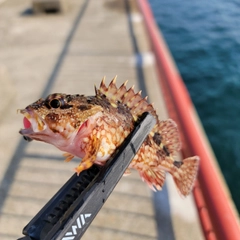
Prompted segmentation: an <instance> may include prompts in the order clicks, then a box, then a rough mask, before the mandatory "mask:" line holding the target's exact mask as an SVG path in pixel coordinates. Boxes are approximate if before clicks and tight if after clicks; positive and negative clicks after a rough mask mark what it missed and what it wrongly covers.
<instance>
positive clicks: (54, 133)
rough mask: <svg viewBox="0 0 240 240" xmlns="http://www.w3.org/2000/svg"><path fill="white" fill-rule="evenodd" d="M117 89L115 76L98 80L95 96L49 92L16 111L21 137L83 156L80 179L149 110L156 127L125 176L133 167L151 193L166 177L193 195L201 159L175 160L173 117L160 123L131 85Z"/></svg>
mask: <svg viewBox="0 0 240 240" xmlns="http://www.w3.org/2000/svg"><path fill="white" fill-rule="evenodd" d="M126 85H127V81H126V82H124V83H123V84H122V85H121V86H120V87H117V85H116V77H115V78H114V79H113V80H112V81H111V82H110V84H108V86H107V85H106V84H105V78H103V79H102V81H101V83H100V87H99V88H97V87H96V86H95V95H94V96H85V95H80V94H74V95H72V94H63V93H53V94H50V95H49V96H47V97H46V98H40V99H39V100H37V101H36V102H34V103H32V104H30V105H28V106H27V107H26V108H24V109H21V110H19V111H20V113H21V114H23V125H24V128H22V129H21V130H20V131H19V133H20V134H21V135H23V136H24V138H25V139H26V140H28V141H31V140H37V141H42V142H45V143H48V144H52V145H54V146H55V147H57V148H58V149H60V150H61V151H63V152H65V153H64V154H63V156H64V157H65V161H66V162H69V161H71V160H72V159H73V158H74V157H78V158H81V161H80V163H79V165H78V166H77V167H76V168H75V171H76V173H77V174H78V175H79V174H80V173H81V172H82V171H83V170H86V169H88V168H90V167H91V166H92V165H93V164H97V165H101V166H102V165H104V164H105V163H106V162H107V160H108V159H110V157H111V156H112V154H113V153H114V152H115V151H116V149H117V148H118V147H119V146H120V145H121V144H122V143H123V141H124V140H125V139H126V138H127V136H128V135H129V134H130V133H131V131H133V129H134V127H135V126H136V123H137V122H138V120H139V118H140V117H141V116H142V114H143V113H145V112H148V113H150V114H151V115H153V116H154V118H155V119H156V124H155V126H154V127H153V129H152V130H151V132H150V133H149V135H148V136H147V137H146V139H145V140H144V142H143V144H142V145H141V147H140V149H139V150H138V152H137V153H136V155H135V156H134V158H133V160H132V161H131V163H130V165H129V167H128V168H127V170H126V172H125V174H124V175H128V174H130V173H131V170H132V169H135V170H137V171H138V172H139V175H140V177H141V178H142V180H143V181H144V182H145V183H146V184H147V185H148V186H149V187H150V188H151V189H152V190H154V191H157V190H161V189H162V187H163V185H164V182H165V179H166V173H170V175H171V176H172V177H173V180H174V182H175V185H176V187H177V190H178V191H179V193H180V195H182V196H187V195H189V194H190V192H191V191H192V188H193V185H194V182H195V179H196V176H197V172H198V167H199V161H200V159H199V157H198V156H192V157H188V158H185V159H183V160H177V159H178V158H177V154H178V152H179V151H180V149H181V141H180V137H179V131H178V127H177V124H176V123H175V122H174V121H173V120H172V119H166V120H159V117H158V115H157V113H156V110H155V109H154V107H153V105H152V104H150V103H149V102H148V100H147V97H144V98H143V97H142V96H141V91H139V92H136V93H135V91H134V86H133V87H131V88H129V89H128V88H127V87H126Z"/></svg>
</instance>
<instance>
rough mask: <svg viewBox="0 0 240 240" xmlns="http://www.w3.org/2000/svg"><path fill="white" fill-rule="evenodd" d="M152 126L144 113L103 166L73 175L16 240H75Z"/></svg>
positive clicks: (149, 116)
mask: <svg viewBox="0 0 240 240" xmlns="http://www.w3.org/2000/svg"><path fill="white" fill-rule="evenodd" d="M155 124H156V120H155V118H154V117H153V116H152V115H150V114H149V113H144V114H143V115H142V117H141V118H140V120H139V121H138V123H137V124H136V127H135V129H134V130H133V131H132V133H131V134H130V135H129V136H128V137H127V138H126V140H125V141H124V142H123V144H122V145H121V146H120V147H119V148H118V149H117V150H116V151H115V153H114V155H113V156H112V157H111V159H110V160H109V161H108V162H107V163H106V164H105V165H104V166H103V167H99V166H97V165H93V166H92V167H91V168H89V169H87V170H85V171H83V172H81V174H80V175H79V176H77V175H76V174H74V175H73V176H72V177H71V178H70V179H69V180H68V181H67V182H66V183H65V184H64V185H63V186H62V188H61V189H60V190H59V191H58V192H57V193H56V194H55V195H54V196H53V197H52V198H51V199H50V200H49V202H48V203H47V204H46V205H45V206H44V207H43V208H42V209H41V210H40V211H39V212H38V213H37V215H36V216H35V217H34V218H33V219H32V220H31V221H30V222H29V223H28V225H27V226H26V227H25V228H24V229H23V234H24V235H25V237H22V238H20V239H19V240H53V239H54V240H72V239H75V240H78V239H80V238H81V237H82V236H83V234H84V232H85V231H86V229H87V228H88V227H89V226H90V224H91V222H92V221H93V219H94V218H95V216H96V215H97V213H98V212H99V210H100V209H101V208H102V206H103V204H104V202H105V201H106V199H107V198H108V197H109V195H110V194H111V192H112V191H113V189H114V187H115V186H116V184H117V183H118V181H119V180H120V178H121V177H122V175H123V174H124V172H125V170H126V169H127V167H128V166H129V164H130V163H131V161H132V159H133V158H134V156H135V155H136V153H137V151H138V149H139V148H140V147H141V145H142V143H143V141H144V140H145V138H146V137H147V135H148V134H149V133H150V131H151V129H152V128H153V126H154V125H155Z"/></svg>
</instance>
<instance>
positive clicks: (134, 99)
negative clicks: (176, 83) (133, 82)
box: [95, 76, 156, 119]
mask: <svg viewBox="0 0 240 240" xmlns="http://www.w3.org/2000/svg"><path fill="white" fill-rule="evenodd" d="M116 79H117V76H115V77H114V78H113V80H112V81H111V82H110V84H109V85H108V87H107V86H106V84H105V77H104V78H103V80H102V82H101V84H100V87H99V89H97V88H96V87H95V92H96V96H97V97H102V96H106V97H107V99H108V100H109V101H110V102H111V103H114V104H116V103H117V102H120V103H122V104H124V105H126V106H127V107H128V108H129V109H130V111H131V113H132V115H133V117H134V119H137V118H138V116H140V115H142V114H143V113H144V112H150V113H151V114H153V115H154V116H156V112H155V110H154V108H153V106H152V104H149V103H148V102H147V97H145V98H143V97H142V96H141V91H139V92H138V93H135V92H134V86H132V87H131V88H129V89H127V88H126V85H127V82H128V81H125V82H124V83H123V84H122V85H121V86H120V87H119V88H117V86H116Z"/></svg>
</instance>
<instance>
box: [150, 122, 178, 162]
mask: <svg viewBox="0 0 240 240" xmlns="http://www.w3.org/2000/svg"><path fill="white" fill-rule="evenodd" d="M151 136H152V140H153V142H154V143H155V144H156V145H157V148H158V152H157V155H158V157H159V160H162V159H165V157H169V156H172V157H175V156H176V153H177V152H178V151H179V150H180V149H181V140H180V136H179V132H178V128H177V124H176V123H175V122H174V121H173V120H172V119H167V120H164V121H159V122H158V123H157V124H156V125H155V126H154V128H153V129H152V132H151Z"/></svg>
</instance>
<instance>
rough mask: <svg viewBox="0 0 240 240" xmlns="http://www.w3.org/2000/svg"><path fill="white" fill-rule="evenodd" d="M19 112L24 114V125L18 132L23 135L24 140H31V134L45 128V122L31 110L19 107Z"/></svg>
mask: <svg viewBox="0 0 240 240" xmlns="http://www.w3.org/2000/svg"><path fill="white" fill-rule="evenodd" d="M19 112H20V113H21V114H23V115H24V118H23V125H24V127H25V128H22V129H21V130H20V131H19V133H20V134H21V135H23V136H24V139H25V140H27V141H31V140H32V138H31V136H33V135H36V134H38V133H40V132H42V131H44V130H45V129H46V123H45V122H44V120H43V119H42V118H41V117H40V116H39V115H38V114H36V113H35V112H34V111H33V110H31V109H21V110H19Z"/></svg>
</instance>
